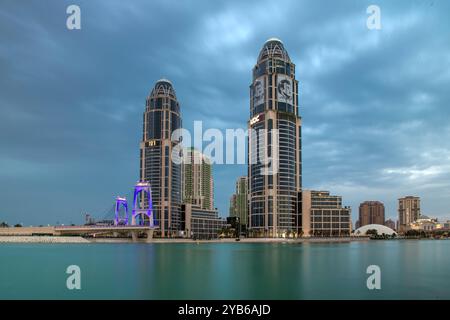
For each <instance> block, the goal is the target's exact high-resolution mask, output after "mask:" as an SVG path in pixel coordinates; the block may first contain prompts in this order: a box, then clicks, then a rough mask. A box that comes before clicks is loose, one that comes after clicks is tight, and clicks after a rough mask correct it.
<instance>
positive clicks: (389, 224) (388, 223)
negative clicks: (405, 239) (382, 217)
mask: <svg viewBox="0 0 450 320" xmlns="http://www.w3.org/2000/svg"><path fill="white" fill-rule="evenodd" d="M384 225H385V226H386V227H388V228H391V229H392V230H396V226H395V222H394V221H393V220H391V219H388V220H386V221H385V222H384Z"/></svg>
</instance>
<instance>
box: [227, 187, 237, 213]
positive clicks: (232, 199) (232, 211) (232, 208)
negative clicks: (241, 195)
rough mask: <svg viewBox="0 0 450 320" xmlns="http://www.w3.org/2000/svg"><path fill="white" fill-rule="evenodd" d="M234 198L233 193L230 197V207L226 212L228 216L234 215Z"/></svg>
mask: <svg viewBox="0 0 450 320" xmlns="http://www.w3.org/2000/svg"><path fill="white" fill-rule="evenodd" d="M236 198H237V197H236V194H235V193H234V194H233V195H232V196H231V197H230V209H229V212H228V215H229V216H230V217H236Z"/></svg>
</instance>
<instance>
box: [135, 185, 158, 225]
mask: <svg viewBox="0 0 450 320" xmlns="http://www.w3.org/2000/svg"><path fill="white" fill-rule="evenodd" d="M141 193H142V194H143V198H142V199H139V194H141ZM145 196H147V204H148V208H143V207H141V205H140V203H139V202H141V204H142V203H145ZM139 200H141V201H139ZM146 218H147V221H146ZM146 223H148V225H149V226H150V227H153V226H154V221H153V203H152V191H151V187H150V183H148V182H145V181H139V182H138V183H137V184H136V186H135V187H134V197H133V213H132V218H131V224H132V225H146Z"/></svg>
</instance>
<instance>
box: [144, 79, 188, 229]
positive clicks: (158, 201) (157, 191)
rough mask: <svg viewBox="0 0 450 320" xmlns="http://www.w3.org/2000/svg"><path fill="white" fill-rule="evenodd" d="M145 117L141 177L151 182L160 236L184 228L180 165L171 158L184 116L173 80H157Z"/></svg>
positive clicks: (147, 104) (156, 222) (149, 97)
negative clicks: (174, 138)
mask: <svg viewBox="0 0 450 320" xmlns="http://www.w3.org/2000/svg"><path fill="white" fill-rule="evenodd" d="M143 120H144V126H143V137H142V142H141V146H140V150H141V151H140V153H141V162H140V168H141V170H140V179H141V181H148V182H150V185H151V188H152V197H153V211H154V216H155V225H158V226H159V228H160V229H159V232H160V233H161V236H163V237H165V236H176V235H177V233H178V231H179V230H180V229H181V165H178V164H175V163H173V162H172V161H171V154H172V149H173V147H174V146H175V144H176V143H177V142H174V141H171V135H172V132H173V131H174V130H176V129H179V128H181V116H180V106H179V103H178V101H177V97H176V94H175V90H174V89H173V86H172V84H171V83H170V81H168V80H159V81H158V82H156V84H155V87H154V88H153V90H152V92H151V93H150V95H149V96H148V98H147V100H146V108H145V112H144V117H143ZM144 205H145V204H144Z"/></svg>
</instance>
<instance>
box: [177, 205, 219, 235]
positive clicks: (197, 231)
mask: <svg viewBox="0 0 450 320" xmlns="http://www.w3.org/2000/svg"><path fill="white" fill-rule="evenodd" d="M181 215H182V221H183V222H184V223H183V229H184V235H185V237H187V238H193V239H216V238H217V237H218V235H219V232H220V230H222V229H223V228H224V227H225V226H226V220H225V219H222V218H220V217H219V215H218V212H217V209H214V210H208V209H203V208H201V207H199V206H197V205H193V204H191V203H184V204H183V205H182V206H181Z"/></svg>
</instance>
